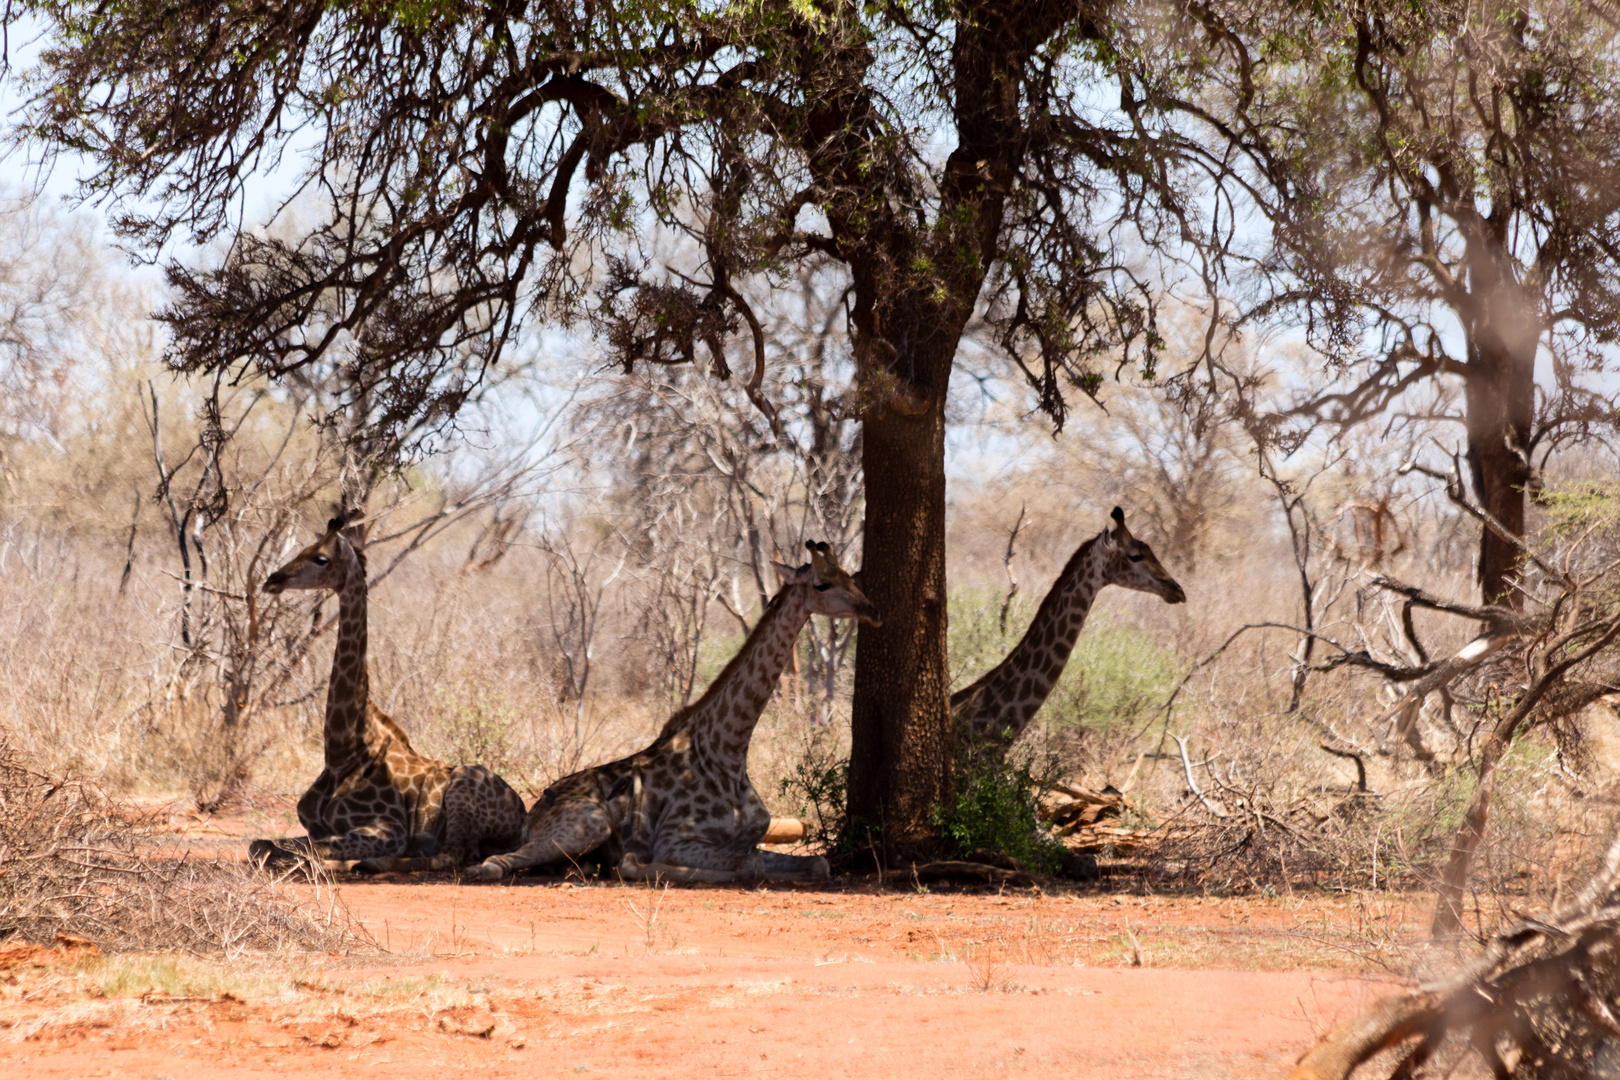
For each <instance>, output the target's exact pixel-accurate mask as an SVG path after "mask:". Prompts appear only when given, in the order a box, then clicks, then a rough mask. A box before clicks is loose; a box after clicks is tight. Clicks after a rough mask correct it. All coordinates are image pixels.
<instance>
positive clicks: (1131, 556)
mask: <svg viewBox="0 0 1620 1080" xmlns="http://www.w3.org/2000/svg"><path fill="white" fill-rule="evenodd" d="M1111 516H1112V517H1113V519H1114V527H1113V528H1112V529H1104V530H1103V534H1102V535H1101V536H1099V537H1098V538H1097V543H1098V544H1099V545H1101V546H1102V548H1103V551H1104V553H1105V555H1106V556H1107V558H1106V561H1105V562H1104V563H1103V581H1104V583H1105V584H1108V585H1122V586H1124V587H1125V588H1127V589H1136V590H1137V591H1138V592H1148V593H1153V594H1154V595H1155V596H1157V597H1159V599H1161V600H1163V601H1164V602H1165V603H1167V604H1180V603H1182V602H1184V601H1185V600H1186V599H1187V594H1186V593H1185V592H1184V591H1183V590H1182V588H1181V586H1180V585H1178V584H1177V583H1176V579H1175V578H1173V577H1171V576H1170V573H1169V571H1167V570H1166V569H1165V568H1164V567H1162V566H1160V565H1159V560H1158V559H1157V558H1155V557H1154V555H1153V549H1152V548H1150V547H1148V546H1147V544H1145V543H1144V542H1142V541H1141V540H1138V539H1137V538H1136V537H1134V536H1132V535H1131V531H1130V530H1129V529H1127V528H1126V527H1125V511H1123V510H1121V509H1120V508H1119V507H1117V506H1116V507H1114V512H1113V514H1112V515H1111Z"/></svg>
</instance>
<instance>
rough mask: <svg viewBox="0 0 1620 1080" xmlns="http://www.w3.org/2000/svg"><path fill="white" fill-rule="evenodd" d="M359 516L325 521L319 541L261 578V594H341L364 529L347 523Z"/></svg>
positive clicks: (362, 543) (363, 539) (363, 534)
mask: <svg viewBox="0 0 1620 1080" xmlns="http://www.w3.org/2000/svg"><path fill="white" fill-rule="evenodd" d="M359 516H360V513H359V511H349V512H347V513H341V514H339V515H338V516H337V517H335V518H333V519H332V520H330V521H328V522H327V523H326V531H325V532H324V533H322V534H321V536H320V539H318V540H316V541H315V542H314V543H313V544H311V545H309V547H307V548H305V549H304V550H303V551H300V552H299V553H298V554H297V555H294V556H293V557H292V559H291V560H290V561H288V562H287V564H286V565H285V566H283V567H282V568H281V569H279V570H277V571H276V572H275V573H273V574H271V575H270V576H269V577H267V578H265V580H264V591H265V592H267V593H270V594H272V595H274V594H277V593H282V592H285V591H287V590H288V589H330V590H332V591H333V592H341V591H342V590H343V587H344V586H345V585H346V584H348V579H349V568H350V567H351V566H352V565H353V564H354V563H355V561H356V560H354V559H352V558H350V556H351V555H353V554H354V553H355V552H356V551H357V550H358V549H360V548H361V547H362V546H363V545H364V543H365V532H366V530H365V529H364V527H355V526H352V525H351V524H350V523H351V522H353V521H354V520H355V519H357V518H358V517H359Z"/></svg>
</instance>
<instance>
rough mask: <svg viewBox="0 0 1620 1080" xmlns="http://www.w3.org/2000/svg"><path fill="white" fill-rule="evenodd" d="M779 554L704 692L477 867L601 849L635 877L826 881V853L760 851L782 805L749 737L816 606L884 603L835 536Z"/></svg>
mask: <svg viewBox="0 0 1620 1080" xmlns="http://www.w3.org/2000/svg"><path fill="white" fill-rule="evenodd" d="M806 546H807V547H809V549H810V562H809V563H807V564H806V565H804V566H801V567H798V568H797V569H794V568H792V567H787V566H781V565H778V566H777V568H776V569H777V572H778V573H779V574H780V575H781V577H782V582H783V584H782V588H781V590H780V591H779V592H777V594H776V596H775V597H773V598H772V599H771V602H770V604H769V605H768V606H767V607H766V608H765V612H764V614H762V615H761V616H760V618H759V622H758V623H757V624H756V625H755V627H754V630H753V632H752V633H750V634H749V635H748V640H747V641H746V642H744V643H743V647H742V649H741V651H739V652H738V653H737V655H736V656H735V657H733V658H732V660H731V663H729V664H727V665H726V668H725V670H724V671H722V672H721V673H720V674H719V676H718V677H717V678H716V679H715V680H714V682H713V683H711V684H710V686H709V688H708V690H707V691H705V692H704V694H703V697H702V698H700V699H699V700H698V701H696V702H694V703H693V704H692V705H689V706H687V707H686V708H685V709H682V710H681V711H680V712H678V713H676V714H675V715H674V716H672V717H670V718H669V720H668V721H667V722H666V723H665V724H664V730H663V731H662V732H660V733H659V736H658V738H657V740H656V741H654V742H653V744H652V745H651V746H649V747H647V748H646V749H645V750H643V751H641V752H640V753H637V754H632V755H630V756H629V757H626V758H621V759H620V760H618V761H613V762H609V763H608V764H606V765H597V766H595V767H593V768H589V769H585V770H583V771H581V772H577V773H574V774H572V775H570V776H565V777H563V778H562V779H561V780H559V781H557V782H556V783H555V784H553V785H552V786H551V787H549V788H547V789H546V791H545V793H544V794H542V795H541V797H540V799H539V800H538V801H537V802H536V803H535V804H534V806H533V807H531V808H530V810H529V817H528V822H527V824H526V825H525V827H524V843H523V846H522V847H520V848H519V849H518V850H516V851H513V852H511V853H509V854H504V855H496V856H494V857H492V858H489V859H485V860H484V862H483V863H481V864H480V865H478V866H474V867H470V868H469V869H468V870H467V871H466V877H468V878H469V879H471V880H475V881H494V880H497V879H499V878H501V877H504V876H505V875H507V874H512V873H516V872H517V871H518V870H522V869H524V868H526V867H531V866H542V865H545V864H548V863H557V862H562V861H564V860H575V859H579V858H581V857H583V856H585V855H586V854H588V853H590V852H593V851H596V850H598V849H601V850H602V851H603V853H604V854H606V855H607V856H608V858H609V859H610V860H615V861H616V862H617V865H618V870H619V873H620V874H621V875H622V876H624V877H626V878H630V879H632V880H650V879H653V878H658V879H662V880H665V881H714V882H726V881H749V880H755V879H761V878H763V879H766V880H770V881H823V880H825V879H826V878H827V876H828V870H827V860H826V859H823V858H821V857H819V856H802V855H782V854H778V853H776V852H770V851H760V850H759V849H758V846H757V845H758V844H759V841H760V838H761V837H762V836H764V835H765V830H766V828H767V827H768V826H769V825H770V820H771V818H770V813H769V812H768V811H767V810H766V809H765V804H764V803H763V802H761V801H760V798H759V795H758V793H757V792H755V790H754V785H753V784H752V783H750V782H749V779H748V743H749V741H750V740H751V739H752V738H753V734H754V725H755V724H756V723H758V722H759V717H760V714H761V713H762V712H763V711H764V709H765V704H766V702H768V701H769V700H770V697H771V693H772V691H774V690H775V689H776V684H777V680H778V679H780V678H781V675H782V670H783V668H785V667H786V666H787V662H788V658H789V656H791V655H792V652H793V644H794V642H795V641H796V640H797V639H798V636H799V631H800V630H801V629H802V628H803V627H804V624H805V621H806V620H807V619H809V617H810V616H811V615H826V616H828V617H830V618H834V619H859V620H861V621H862V622H865V623H869V624H871V625H873V626H877V625H880V619H879V618H878V613H877V609H876V608H874V607H873V606H872V603H871V601H869V600H867V598H866V597H865V596H864V595H863V594H862V593H861V590H860V589H859V588H858V587H857V586H856V584H855V581H854V579H853V578H851V577H850V575H849V574H847V573H845V572H844V571H843V570H841V569H839V567H838V564H837V562H835V561H834V559H833V556H832V554H831V552H830V551H829V549H828V547H827V545H826V544H824V543H809V544H807V545H806Z"/></svg>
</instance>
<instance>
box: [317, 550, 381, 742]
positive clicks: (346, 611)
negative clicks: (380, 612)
mask: <svg viewBox="0 0 1620 1080" xmlns="http://www.w3.org/2000/svg"><path fill="white" fill-rule="evenodd" d="M338 551H339V556H338V557H339V558H341V559H343V560H345V561H346V562H347V563H348V565H347V566H346V567H345V568H344V569H345V580H344V584H343V588H342V589H341V590H339V592H338V635H337V646H336V647H335V648H334V649H333V650H332V675H331V678H330V679H329V680H328V681H327V684H326V731H325V743H326V765H327V767H328V768H332V769H346V768H348V767H349V766H350V765H351V764H352V762H353V761H354V757H355V755H356V754H357V753H358V752H360V751H361V749H362V748H363V747H364V746H365V742H366V739H365V734H366V719H367V712H368V706H369V705H370V700H371V685H370V679H369V677H368V675H367V673H366V563H365V559H364V558H363V557H362V556H361V555H360V554H359V552H357V551H356V550H355V549H354V548H353V547H352V546H350V545H349V544H348V543H347V542H344V543H342V544H340V545H339V546H338Z"/></svg>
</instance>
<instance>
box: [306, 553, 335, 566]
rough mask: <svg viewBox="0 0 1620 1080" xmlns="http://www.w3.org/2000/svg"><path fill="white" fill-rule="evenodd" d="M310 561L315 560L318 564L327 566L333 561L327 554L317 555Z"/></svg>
mask: <svg viewBox="0 0 1620 1080" xmlns="http://www.w3.org/2000/svg"><path fill="white" fill-rule="evenodd" d="M310 561H311V562H313V563H314V564H315V565H316V566H325V565H326V564H327V563H329V562H331V561H332V560H331V559H328V558H327V557H326V556H325V555H317V556H315V557H314V558H313V559H311V560H310Z"/></svg>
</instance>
